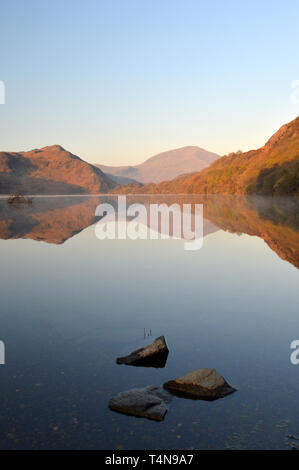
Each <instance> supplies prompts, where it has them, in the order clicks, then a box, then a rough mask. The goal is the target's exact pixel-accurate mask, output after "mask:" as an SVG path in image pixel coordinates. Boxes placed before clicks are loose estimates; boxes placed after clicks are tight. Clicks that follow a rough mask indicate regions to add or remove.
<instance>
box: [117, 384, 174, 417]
mask: <svg viewBox="0 0 299 470" xmlns="http://www.w3.org/2000/svg"><path fill="white" fill-rule="evenodd" d="M171 400H172V396H171V395H170V394H169V393H168V392H167V391H166V390H164V389H163V388H162V387H158V386H156V385H149V386H147V387H145V388H133V389H132V390H128V391H126V392H121V393H119V394H118V395H116V397H114V398H112V399H111V400H110V402H109V408H110V409H111V410H114V411H118V412H120V413H124V414H127V415H133V416H140V417H144V418H149V419H154V420H156V421H162V420H163V418H164V416H165V414H166V413H167V411H168V406H167V404H168V403H170V401H171Z"/></svg>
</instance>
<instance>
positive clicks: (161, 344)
mask: <svg viewBox="0 0 299 470" xmlns="http://www.w3.org/2000/svg"><path fill="white" fill-rule="evenodd" d="M168 353H169V350H168V347H167V344H166V341H165V338H164V336H159V338H157V339H155V341H154V342H153V343H152V344H149V345H148V346H145V347H144V348H140V349H137V350H136V351H133V352H132V353H131V354H130V355H129V356H125V357H118V358H117V359H116V362H117V364H126V365H128V366H140V367H165V364H166V360H167V356H168Z"/></svg>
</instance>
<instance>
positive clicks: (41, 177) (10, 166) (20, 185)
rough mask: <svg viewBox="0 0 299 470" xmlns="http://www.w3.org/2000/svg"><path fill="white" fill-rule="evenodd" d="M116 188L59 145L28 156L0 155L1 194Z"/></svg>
mask: <svg viewBox="0 0 299 470" xmlns="http://www.w3.org/2000/svg"><path fill="white" fill-rule="evenodd" d="M114 186H116V183H115V182H113V181H112V180H111V179H110V178H109V177H107V176H106V175H105V174H104V173H103V172H102V171H101V170H100V169H99V168H96V167H94V166H93V165H90V164H89V163H87V162H85V161H84V160H81V158H79V157H77V156H76V155H73V154H72V153H70V152H68V151H66V150H64V149H63V148H62V147H60V146H59V145H53V146H50V147H43V148H41V149H35V150H31V151H29V152H18V153H11V152H0V193H1V194H10V193H17V192H20V193H22V194H80V193H103V192H107V191H109V190H110V189H112V188H113V187H114Z"/></svg>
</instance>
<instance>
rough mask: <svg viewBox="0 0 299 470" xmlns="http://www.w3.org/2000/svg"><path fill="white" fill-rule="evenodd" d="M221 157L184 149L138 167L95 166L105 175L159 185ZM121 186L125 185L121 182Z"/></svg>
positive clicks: (165, 153)
mask: <svg viewBox="0 0 299 470" xmlns="http://www.w3.org/2000/svg"><path fill="white" fill-rule="evenodd" d="M217 158H219V155H217V154H216V153H212V152H208V151H207V150H204V149H201V148H199V147H182V148H179V149H175V150H169V151H168V152H163V153H159V154H158V155H155V156H154V157H151V158H149V159H148V160H146V161H145V162H143V163H141V164H139V165H136V166H106V165H101V164H95V166H97V167H98V168H100V169H101V170H102V171H104V172H105V173H107V174H109V175H111V177H112V176H116V177H123V178H124V177H125V178H130V179H132V180H135V181H137V182H139V183H149V182H152V183H159V182H161V181H167V180H171V179H173V178H175V177H176V176H178V175H182V174H184V173H191V172H194V171H200V170H202V169H203V168H206V167H207V166H209V165H210V164H211V163H212V162H214V161H215V160H216V159H217ZM119 184H124V181H123V182H119Z"/></svg>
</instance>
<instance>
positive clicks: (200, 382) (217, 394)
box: [163, 369, 236, 400]
mask: <svg viewBox="0 0 299 470" xmlns="http://www.w3.org/2000/svg"><path fill="white" fill-rule="evenodd" d="M163 386H164V388H166V389H167V390H170V391H171V392H173V393H174V394H175V395H179V396H185V397H186V398H193V399H202V400H217V398H222V397H225V396H226V395H229V394H230V393H233V392H235V391H236V389H235V388H233V387H231V386H230V385H229V384H228V383H227V382H226V380H225V379H224V378H223V377H222V376H221V375H219V374H218V372H217V371H216V370H215V369H198V370H195V371H194V372H190V373H189V374H186V375H184V376H183V377H179V378H178V379H175V380H170V381H169V382H166V383H165V384H164V385H163Z"/></svg>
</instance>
